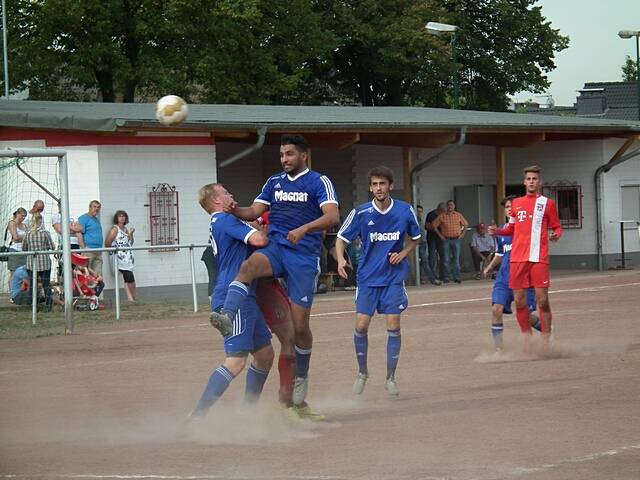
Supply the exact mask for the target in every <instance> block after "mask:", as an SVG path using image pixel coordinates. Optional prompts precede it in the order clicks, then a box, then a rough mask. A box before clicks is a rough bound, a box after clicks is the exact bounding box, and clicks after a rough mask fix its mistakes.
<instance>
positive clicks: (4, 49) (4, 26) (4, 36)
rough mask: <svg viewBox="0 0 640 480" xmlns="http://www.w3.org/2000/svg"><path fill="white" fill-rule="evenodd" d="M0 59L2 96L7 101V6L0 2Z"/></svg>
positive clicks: (3, 0)
mask: <svg viewBox="0 0 640 480" xmlns="http://www.w3.org/2000/svg"><path fill="white" fill-rule="evenodd" d="M2 57H3V59H4V96H5V97H7V100H9V61H8V60H7V4H6V2H5V0H2Z"/></svg>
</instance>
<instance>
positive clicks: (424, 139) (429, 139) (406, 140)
mask: <svg viewBox="0 0 640 480" xmlns="http://www.w3.org/2000/svg"><path fill="white" fill-rule="evenodd" d="M457 138H458V134H457V132H431V133H361V134H360V143H363V144H367V145H387V146H397V147H413V148H440V147H443V146H445V145H448V144H450V143H454V142H455V141H456V140H457Z"/></svg>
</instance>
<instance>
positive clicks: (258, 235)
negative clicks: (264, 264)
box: [247, 230, 269, 248]
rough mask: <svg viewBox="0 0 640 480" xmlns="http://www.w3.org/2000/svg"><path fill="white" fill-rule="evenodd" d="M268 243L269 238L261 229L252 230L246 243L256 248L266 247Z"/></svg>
mask: <svg viewBox="0 0 640 480" xmlns="http://www.w3.org/2000/svg"><path fill="white" fill-rule="evenodd" d="M268 243H269V238H268V237H267V235H266V234H265V232H264V231H263V230H254V231H253V232H252V233H251V234H249V237H248V238H247V245H251V246H252V247H256V248H262V247H266V246H267V244H268Z"/></svg>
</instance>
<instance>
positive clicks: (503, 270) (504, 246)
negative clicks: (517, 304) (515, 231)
mask: <svg viewBox="0 0 640 480" xmlns="http://www.w3.org/2000/svg"><path fill="white" fill-rule="evenodd" d="M512 240H513V237H511V236H507V237H502V236H498V237H496V255H498V256H500V257H502V261H501V263H500V270H498V275H496V283H502V284H504V285H506V286H507V287H508V286H509V263H510V258H511V242H512Z"/></svg>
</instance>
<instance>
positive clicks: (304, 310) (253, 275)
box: [216, 135, 340, 419]
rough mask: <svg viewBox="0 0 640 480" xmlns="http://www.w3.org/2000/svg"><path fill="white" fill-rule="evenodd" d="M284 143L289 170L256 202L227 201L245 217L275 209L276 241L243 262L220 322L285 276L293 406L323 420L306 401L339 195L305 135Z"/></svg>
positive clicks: (272, 230) (283, 155)
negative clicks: (320, 284) (268, 281)
mask: <svg viewBox="0 0 640 480" xmlns="http://www.w3.org/2000/svg"><path fill="white" fill-rule="evenodd" d="M280 143H281V145H280V164H281V165H282V169H283V170H284V171H283V172H281V173H278V174H276V175H272V176H271V177H270V178H269V179H268V180H267V181H266V183H265V184H264V186H263V187H262V192H261V193H260V194H259V195H258V196H257V197H256V199H255V200H254V202H253V204H252V205H251V206H250V207H239V206H238V204H237V203H236V202H235V201H233V200H230V201H228V202H227V204H226V205H225V211H226V212H229V213H232V214H233V215H235V216H236V217H238V218H240V219H243V220H255V219H256V218H258V217H260V216H261V215H262V214H263V213H264V212H265V211H267V209H268V210H270V213H269V222H270V226H269V240H270V241H269V245H268V246H267V247H266V248H263V249H260V250H259V251H256V252H254V253H253V254H252V255H251V256H250V257H249V258H248V259H247V261H246V262H244V263H243V264H242V267H241V268H240V271H239V272H238V275H237V276H236V278H235V281H233V282H232V283H231V284H230V285H229V291H228V293H227V298H226V300H225V302H224V307H223V309H222V312H221V313H220V314H219V315H218V316H217V317H218V319H217V320H216V321H217V322H218V323H219V324H221V325H223V324H227V323H228V322H229V319H230V318H233V317H234V316H235V314H236V312H237V310H238V307H239V305H240V303H241V302H242V300H243V298H244V297H245V296H246V295H247V293H248V291H249V290H248V286H249V285H250V284H251V282H253V281H254V280H256V279H258V278H265V277H272V276H273V277H277V278H284V279H285V280H286V285H287V295H288V296H289V299H290V300H291V316H292V319H293V324H294V329H295V355H296V366H295V370H296V373H295V380H294V386H293V406H292V408H293V409H294V410H295V411H296V412H297V413H298V414H299V415H300V416H301V417H305V418H311V419H319V416H317V415H315V414H314V413H313V412H312V411H311V410H310V408H309V406H308V405H307V404H306V403H305V398H306V396H307V391H308V373H309V363H310V359H311V348H312V344H313V336H312V334H311V329H310V328H309V315H310V312H311V305H312V303H313V294H314V291H315V286H316V281H317V277H318V274H319V273H320V246H321V238H322V233H321V232H322V231H324V230H328V229H329V228H331V227H333V226H334V225H337V224H338V223H339V221H340V216H339V213H338V199H337V197H336V193H335V188H334V186H333V184H332V182H331V180H329V178H327V177H326V176H324V175H321V174H320V173H318V172H315V171H313V170H309V169H308V168H307V157H308V147H307V143H306V140H305V139H304V137H302V136H300V135H283V136H282V138H281V140H280Z"/></svg>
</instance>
